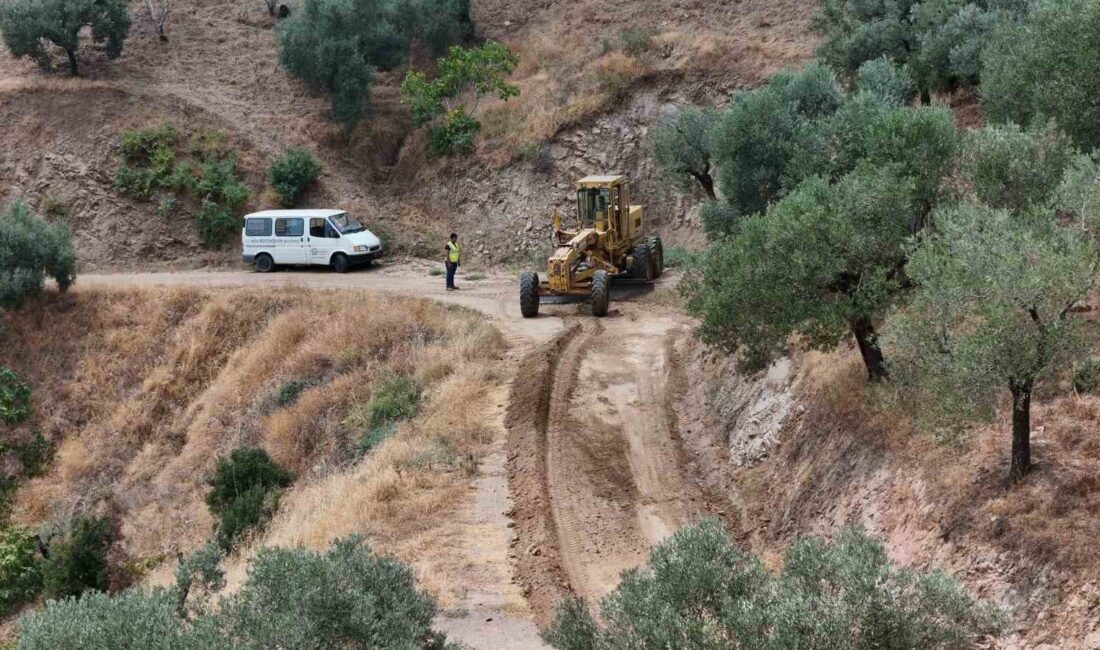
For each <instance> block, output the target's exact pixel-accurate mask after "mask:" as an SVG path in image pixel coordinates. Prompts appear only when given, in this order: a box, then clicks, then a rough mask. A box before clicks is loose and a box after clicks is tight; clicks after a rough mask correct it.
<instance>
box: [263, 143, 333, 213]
mask: <svg viewBox="0 0 1100 650" xmlns="http://www.w3.org/2000/svg"><path fill="white" fill-rule="evenodd" d="M320 171H321V165H319V164H318V163H317V161H316V160H314V158H313V154H311V153H309V150H308V149H303V148H298V149H291V150H289V151H287V152H286V153H284V154H283V155H282V156H280V157H279V159H278V160H276V161H275V162H273V163H271V167H269V168H268V170H267V180H268V181H269V182H270V183H271V187H273V188H274V189H275V193H276V194H278V195H279V204H280V205H282V206H283V207H286V208H292V207H294V206H295V205H297V203H298V199H299V198H300V197H301V196H302V195H303V194H305V191H306V190H307V189H309V186H310V185H313V182H314V181H316V180H317V174H318V173H319V172H320Z"/></svg>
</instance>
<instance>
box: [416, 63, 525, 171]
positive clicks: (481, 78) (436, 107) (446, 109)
mask: <svg viewBox="0 0 1100 650" xmlns="http://www.w3.org/2000/svg"><path fill="white" fill-rule="evenodd" d="M518 63H519V56H518V55H517V54H516V53H515V52H512V51H511V50H509V49H508V48H507V47H505V46H504V45H501V44H500V43H497V42H496V41H489V42H487V43H485V44H484V45H482V46H481V47H476V48H469V49H467V48H464V47H459V46H457V45H456V46H453V47H452V48H451V49H450V51H449V52H448V54H447V57H446V58H442V59H439V61H438V62H437V75H436V78H435V79H431V80H429V79H428V76H427V75H426V74H425V73H423V72H417V71H415V70H410V71H409V72H408V74H407V75H405V81H404V82H403V83H402V84H401V102H402V103H404V104H407V105H408V106H409V108H410V109H412V114H413V119H415V120H416V123H417V124H427V123H433V126H432V127H431V131H432V133H431V140H432V143H433V146H432V151H433V153H434V154H436V155H440V154H446V153H469V152H470V151H472V150H473V140H472V138H473V135H474V134H475V133H476V132H477V130H478V129H479V128H480V126H481V125H480V124H479V123H478V122H477V121H476V120H475V119H474V118H473V117H472V115H473V113H474V112H475V111H476V110H477V106H478V103H479V102H480V101H481V98H482V97H484V96H486V95H495V96H496V97H498V98H500V99H502V100H504V101H508V100H509V99H511V98H512V97H515V96H516V95H518V94H519V87H517V86H514V85H512V84H510V83H508V82H507V81H505V78H506V77H507V76H508V75H510V74H511V73H512V70H514V69H515V67H516V64H518ZM465 93H472V94H473V96H474V106H473V107H472V108H470V109H467V108H466V106H465V104H463V103H462V102H461V97H462V95H464V94H465Z"/></svg>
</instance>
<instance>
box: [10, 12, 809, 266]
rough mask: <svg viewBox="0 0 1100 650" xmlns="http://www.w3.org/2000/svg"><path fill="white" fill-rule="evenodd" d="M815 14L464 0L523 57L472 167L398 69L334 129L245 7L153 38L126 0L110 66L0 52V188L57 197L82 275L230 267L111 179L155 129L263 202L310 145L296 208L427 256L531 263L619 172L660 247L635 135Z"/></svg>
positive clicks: (319, 100) (765, 72)
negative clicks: (595, 176) (311, 156)
mask: <svg viewBox="0 0 1100 650" xmlns="http://www.w3.org/2000/svg"><path fill="white" fill-rule="evenodd" d="M812 10H813V7H812V6H810V5H806V4H805V3H797V2H780V3H776V2H764V1H763V0H756V1H752V2H740V3H728V4H719V5H717V6H715V5H713V3H703V2H678V3H674V4H668V3H662V2H648V3H631V4H630V5H629V7H628V8H625V9H624V10H623V11H608V10H607V8H606V7H605V6H603V5H600V4H598V3H595V2H585V3H579V4H578V3H572V4H569V5H564V4H561V3H551V4H546V3H541V2H516V3H511V2H476V3H474V19H475V24H476V25H477V29H478V33H479V36H481V37H483V38H491V39H497V40H501V41H502V42H504V43H506V44H508V45H509V46H510V47H513V48H515V49H516V51H518V52H519V54H520V56H521V64H520V67H519V69H518V70H517V72H516V74H515V75H514V79H513V81H514V82H515V83H517V84H518V85H519V87H520V88H521V90H522V94H521V95H520V97H519V98H517V99H516V100H513V101H512V102H509V103H508V104H506V105H493V104H491V103H490V104H489V105H487V106H486V107H485V108H484V110H483V120H484V122H485V129H484V133H485V137H484V139H483V142H482V143H481V145H480V147H479V152H478V154H477V155H476V156H475V157H474V158H472V159H469V160H454V161H442V162H434V163H430V164H426V163H425V159H424V150H423V141H422V134H420V133H419V132H417V131H413V130H412V123H411V119H410V118H409V116H408V114H407V111H406V110H405V109H404V108H403V107H402V106H400V104H399V102H398V88H397V86H398V84H399V81H400V79H401V78H402V75H403V73H402V72H401V71H395V72H393V73H387V74H383V75H381V76H380V79H379V81H378V83H376V85H375V87H374V88H373V90H372V98H371V103H370V108H369V113H368V118H367V119H366V120H365V121H364V123H363V125H361V126H360V128H359V129H358V130H357V131H356V132H355V133H354V134H353V135H352V136H351V137H350V138H345V137H344V136H343V135H342V134H341V131H340V128H339V127H338V126H336V125H334V124H333V123H332V122H331V121H330V120H329V116H328V110H329V109H328V102H327V100H326V99H325V98H323V97H317V96H311V95H310V94H309V93H308V92H306V91H305V89H304V88H303V87H302V86H301V85H300V84H299V83H297V82H295V81H293V80H291V79H289V78H288V77H287V76H286V75H285V74H284V73H283V71H282V69H281V68H280V67H279V65H278V63H277V61H276V51H275V38H274V32H273V29H274V26H275V25H274V23H275V21H274V19H272V18H270V17H269V16H268V15H267V12H266V10H265V9H264V6H263V3H262V2H259V0H257V1H256V2H249V3H238V2H224V1H217V0H175V2H173V10H172V13H171V18H170V22H169V25H168V33H169V38H170V40H169V42H167V43H162V42H160V41H159V39H157V38H156V36H155V34H154V32H153V29H152V25H151V23H150V21H149V20H148V16H147V11H146V9H145V8H144V4H143V3H141V2H134V3H133V5H132V13H133V16H134V25H133V28H132V30H131V36H130V38H129V40H128V41H127V44H126V50H125V53H124V54H123V56H122V57H121V58H120V59H119V60H117V61H111V62H108V61H105V60H104V59H103V57H102V54H100V53H98V52H95V51H94V48H92V47H91V46H86V48H85V49H86V51H85V52H84V59H85V61H86V65H84V66H83V67H82V78H80V79H72V80H70V79H65V78H63V76H62V75H63V73H60V72H54V73H50V74H43V73H41V72H39V71H38V70H37V69H36V67H35V66H34V64H33V63H32V62H31V61H28V60H21V61H15V60H12V59H11V57H10V55H9V54H8V53H7V52H6V51H4V52H0V111H3V112H4V117H5V121H6V122H7V123H11V124H20V125H21V127H20V128H19V129H9V130H5V131H4V133H3V134H0V138H2V140H0V151H3V153H2V154H0V156H2V158H0V169H2V170H4V173H3V174H0V198H8V197H11V196H23V197H25V198H26V199H28V200H29V202H30V203H32V205H35V206H38V207H40V208H41V207H43V206H46V205H47V204H50V205H53V204H56V203H61V204H64V205H65V206H66V207H67V208H68V209H69V212H70V214H71V218H72V221H73V224H74V227H75V234H76V237H77V239H76V242H77V252H78V256H79V258H80V261H81V262H82V264H83V265H84V266H86V267H87V268H107V267H117V266H128V267H133V266H135V265H136V266H144V267H157V268H164V267H165V266H166V265H167V266H168V267H173V266H175V267H179V266H184V267H190V266H195V265H202V264H209V263H214V262H217V263H234V262H235V256H234V255H233V254H232V253H230V252H223V253H206V252H204V251H202V250H201V249H200V248H199V247H198V239H197V236H196V235H195V233H194V232H192V231H189V229H188V228H186V224H185V223H180V224H178V225H179V226H181V227H172V224H173V222H172V220H171V219H169V220H168V223H167V224H166V223H165V218H164V217H162V216H160V215H158V214H157V213H156V205H155V204H146V203H137V202H133V201H129V200H127V199H125V198H124V197H122V196H121V195H120V194H119V192H118V191H117V190H116V189H115V188H114V187H113V184H112V179H113V177H114V171H115V168H116V167H117V165H118V162H119V153H118V149H117V134H118V133H120V132H121V131H122V130H124V129H127V128H135V127H140V126H146V125H150V124H158V123H163V122H169V123H173V124H177V125H178V126H180V127H187V126H189V125H191V126H201V128H203V129H213V130H218V131H224V132H225V133H226V134H228V139H229V141H230V142H231V143H232V145H233V148H234V149H235V150H237V152H238V155H239V156H240V157H241V160H242V167H243V170H244V171H245V177H246V182H247V184H248V185H249V186H250V188H251V189H252V190H253V193H252V199H251V201H250V202H249V205H248V207H250V208H259V207H266V205H267V202H268V201H269V200H270V199H269V198H267V197H265V196H262V190H263V185H264V179H263V170H264V169H265V168H266V165H267V164H269V163H270V161H271V160H273V159H274V157H275V156H276V155H278V154H279V153H281V152H282V151H283V150H285V149H286V148H289V147H293V146H306V147H309V148H310V149H312V150H313V151H314V153H315V154H316V155H317V156H318V157H319V158H320V160H321V162H322V164H323V171H322V177H321V184H320V187H319V188H318V189H316V190H314V192H313V194H311V196H309V197H308V202H309V203H310V204H312V205H336V206H339V207H342V208H346V209H350V210H353V211H354V212H355V213H356V214H360V215H362V216H363V217H364V219H365V220H366V221H368V222H369V223H370V225H371V226H372V227H375V228H376V229H377V230H379V231H380V232H382V233H383V234H385V235H386V236H387V239H388V240H390V241H391V248H401V249H403V250H406V251H410V252H417V251H422V250H424V247H425V244H426V243H427V241H430V240H432V239H435V238H438V237H439V236H440V235H441V234H444V233H446V232H448V231H449V230H458V231H461V232H462V233H463V234H464V236H465V240H466V243H467V245H468V246H469V248H470V250H472V251H478V255H479V257H481V258H482V259H484V260H486V261H494V260H513V261H521V260H526V259H527V258H528V257H530V256H531V254H532V251H535V250H539V249H541V247H542V245H543V242H544V240H545V236H546V233H547V232H548V231H547V228H548V227H549V226H548V224H549V214H550V212H551V210H552V209H553V208H554V207H555V206H568V205H569V204H570V201H571V199H570V196H569V194H570V193H569V187H570V183H571V181H572V180H574V179H575V178H577V177H579V176H582V175H585V174H588V173H595V172H606V171H617V172H624V173H627V174H629V175H630V176H631V178H632V179H633V180H634V186H635V192H636V195H635V197H636V200H640V201H641V202H644V203H645V204H647V207H648V208H649V210H650V213H651V214H652V215H653V216H654V218H655V221H656V223H657V224H658V227H659V228H660V229H661V231H662V232H663V233H665V235H666V239H669V240H671V241H674V242H675V241H680V240H683V241H685V242H692V241H696V240H697V235H696V234H695V229H694V228H693V227H691V226H690V225H689V222H688V220H689V218H690V216H691V215H690V213H691V209H692V207H693V206H694V204H695V202H696V201H695V200H694V199H693V198H691V197H687V196H683V195H681V194H680V193H679V192H677V191H675V190H672V189H670V188H668V187H667V186H665V185H663V184H662V183H661V182H660V181H658V179H657V177H656V175H655V174H654V170H653V168H652V163H651V161H650V156H649V147H650V144H649V142H648V140H647V137H646V135H647V133H648V129H649V128H651V127H652V126H653V125H654V124H656V123H657V122H658V120H659V119H660V117H661V116H662V115H663V114H664V113H666V112H667V111H668V110H669V108H670V107H671V106H674V105H676V104H681V103H684V102H691V101H708V102H712V101H719V102H720V101H722V99H723V98H724V97H725V96H726V95H727V94H728V93H729V92H731V91H732V90H734V89H736V88H742V87H752V86H755V85H758V84H759V83H761V82H762V81H763V80H764V79H766V78H767V77H768V76H770V75H771V74H772V73H774V72H775V71H777V70H780V69H782V68H784V67H786V66H792V65H798V64H800V63H801V62H803V61H805V60H807V59H808V58H809V57H810V56H811V53H812V45H813V40H812V39H810V38H809V37H808V35H807V24H808V19H809V16H810V14H811V13H812ZM629 30H635V31H637V32H639V33H643V34H644V35H645V36H646V38H648V39H649V41H648V43H649V44H648V45H646V46H645V48H644V49H643V50H642V51H639V52H638V53H637V55H636V56H635V55H630V54H625V53H623V52H621V51H619V50H618V49H617V48H618V46H617V45H616V44H617V43H618V42H619V39H621V38H622V36H623V34H624V33H629ZM608 44H610V45H608ZM609 47H610V48H611V50H607V48H609ZM605 50H607V51H605ZM426 59H427V57H426V56H425V55H423V54H420V55H417V56H416V57H415V58H414V62H415V63H417V64H418V65H420V64H423V63H424V62H426ZM601 70H602V71H604V72H600V71H601ZM609 75H610V76H609ZM610 79H614V80H616V81H615V84H616V85H615V86H614V87H613V89H611V88H609V87H607V86H606V84H607V83H609V80H610ZM623 84H625V85H623ZM89 109H90V110H91V111H93V112H92V113H91V114H90V116H88V115H87V114H81V113H80V112H81V111H87V110H89ZM88 124H94V125H95V128H93V129H88V128H86V126H87V125H88ZM521 152H522V155H521ZM181 221H182V218H181ZM119 240H121V241H119ZM123 242H125V243H123ZM429 246H430V245H429ZM432 248H434V247H432Z"/></svg>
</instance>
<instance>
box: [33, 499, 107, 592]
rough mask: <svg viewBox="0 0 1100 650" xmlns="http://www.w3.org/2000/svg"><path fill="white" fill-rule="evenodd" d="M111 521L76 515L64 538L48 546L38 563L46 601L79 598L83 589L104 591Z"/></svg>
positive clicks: (104, 518) (105, 588)
mask: <svg viewBox="0 0 1100 650" xmlns="http://www.w3.org/2000/svg"><path fill="white" fill-rule="evenodd" d="M110 545H111V522H110V520H109V519H107V518H106V517H95V516H91V515H80V516H79V517H76V518H75V519H73V520H72V522H71V523H70V530H69V533H68V535H67V536H66V537H65V538H64V539H62V540H60V541H55V542H53V543H52V544H51V545H50V552H49V556H48V557H47V558H46V559H45V560H44V561H43V562H42V581H43V585H44V587H45V592H46V595H47V596H49V597H50V598H64V597H65V596H79V595H80V594H81V593H83V592H84V591H85V590H88V589H94V590H98V591H106V590H107V586H108V584H109V583H108V579H107V572H108V566H107V549H108V548H109V547H110Z"/></svg>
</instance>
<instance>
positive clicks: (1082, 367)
mask: <svg viewBox="0 0 1100 650" xmlns="http://www.w3.org/2000/svg"><path fill="white" fill-rule="evenodd" d="M1097 386H1100V363H1097V361H1096V359H1094V358H1092V357H1085V359H1084V360H1083V361H1079V362H1078V363H1075V364H1073V389H1074V390H1075V391H1077V392H1078V393H1091V392H1094V391H1095V390H1096V387H1097Z"/></svg>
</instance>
